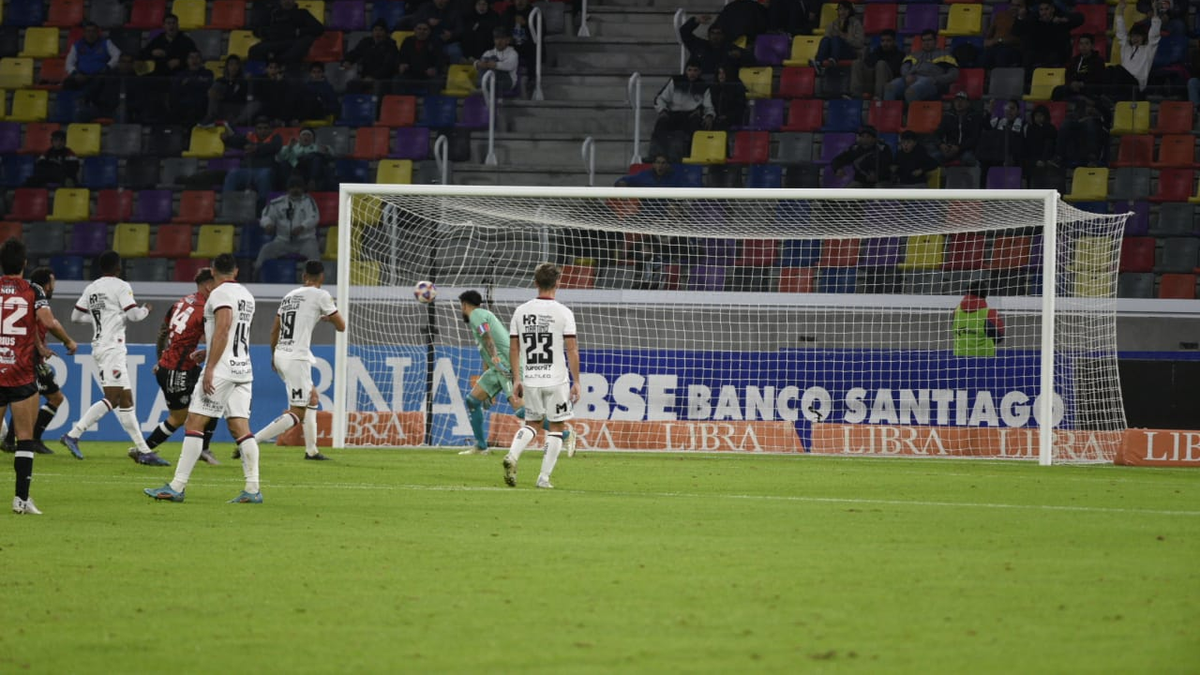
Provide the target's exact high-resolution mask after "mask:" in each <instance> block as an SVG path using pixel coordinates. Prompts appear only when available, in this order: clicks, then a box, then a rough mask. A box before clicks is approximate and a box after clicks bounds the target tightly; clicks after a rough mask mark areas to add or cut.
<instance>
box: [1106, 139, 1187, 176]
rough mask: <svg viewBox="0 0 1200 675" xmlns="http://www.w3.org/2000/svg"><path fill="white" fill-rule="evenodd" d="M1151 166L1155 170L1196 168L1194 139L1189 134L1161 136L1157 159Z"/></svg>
mask: <svg viewBox="0 0 1200 675" xmlns="http://www.w3.org/2000/svg"><path fill="white" fill-rule="evenodd" d="M1125 138H1128V137H1125ZM1122 140H1124V138H1122ZM1151 166H1153V167H1155V168H1157V169H1165V168H1179V169H1187V168H1191V167H1194V166H1196V139H1195V138H1194V137H1193V136H1192V135H1191V134H1190V133H1187V134H1171V135H1169V136H1163V137H1162V141H1160V142H1159V144H1158V159H1156V160H1154V163H1153V164H1151Z"/></svg>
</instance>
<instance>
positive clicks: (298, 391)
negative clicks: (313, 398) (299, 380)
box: [292, 389, 304, 400]
mask: <svg viewBox="0 0 1200 675" xmlns="http://www.w3.org/2000/svg"><path fill="white" fill-rule="evenodd" d="M303 397H304V390H303V389H293V390H292V399H293V400H295V399H298V398H303Z"/></svg>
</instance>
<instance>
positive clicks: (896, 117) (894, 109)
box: [867, 5, 904, 134]
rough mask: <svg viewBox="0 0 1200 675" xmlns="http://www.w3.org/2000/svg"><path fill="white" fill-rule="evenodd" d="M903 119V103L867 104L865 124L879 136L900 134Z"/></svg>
mask: <svg viewBox="0 0 1200 675" xmlns="http://www.w3.org/2000/svg"><path fill="white" fill-rule="evenodd" d="M873 6H874V5H873ZM903 119H904V101H871V102H870V103H868V104H867V124H869V125H871V126H873V127H875V130H876V131H878V132H879V133H881V134H896V133H900V127H901V125H902V122H903Z"/></svg>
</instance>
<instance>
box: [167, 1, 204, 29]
mask: <svg viewBox="0 0 1200 675" xmlns="http://www.w3.org/2000/svg"><path fill="white" fill-rule="evenodd" d="M205 4H206V3H205V0H174V2H172V3H171V13H172V14H174V15H175V16H177V17H179V30H181V31H194V30H200V29H201V28H204V27H205V25H207V22H206V21H205V17H204V15H205V13H206V10H207V8H206V6H205Z"/></svg>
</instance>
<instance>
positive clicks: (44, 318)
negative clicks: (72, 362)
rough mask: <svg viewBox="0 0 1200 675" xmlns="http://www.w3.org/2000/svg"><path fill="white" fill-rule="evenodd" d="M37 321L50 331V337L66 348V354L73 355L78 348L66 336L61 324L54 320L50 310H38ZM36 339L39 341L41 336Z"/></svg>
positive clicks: (46, 308) (44, 308) (41, 308)
mask: <svg viewBox="0 0 1200 675" xmlns="http://www.w3.org/2000/svg"><path fill="white" fill-rule="evenodd" d="M37 319H38V321H41V322H42V325H43V326H45V327H46V330H48V331H50V334H51V335H53V336H54V337H56V338H58V339H59V341H60V342H62V343H63V345H64V346H66V348H67V353H68V354H74V353H75V349H76V348H77V347H78V345H76V344H75V341H74V340H72V339H71V336H70V335H67V331H66V330H64V329H63V327H62V324H61V323H59V322H58V319H56V318H54V312H53V311H51V310H50V307H49V306H46V307H39V308H38V310H37ZM38 339H39V341H40V339H41V336H39V337H38ZM39 351H40V350H39Z"/></svg>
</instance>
